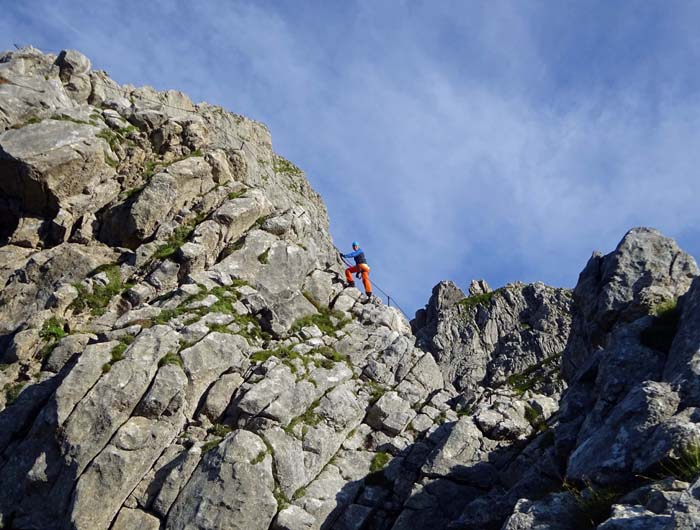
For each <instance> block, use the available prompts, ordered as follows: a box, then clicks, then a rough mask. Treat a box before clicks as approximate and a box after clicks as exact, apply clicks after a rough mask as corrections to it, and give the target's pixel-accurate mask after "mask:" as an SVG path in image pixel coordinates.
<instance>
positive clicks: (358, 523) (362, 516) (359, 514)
mask: <svg viewBox="0 0 700 530" xmlns="http://www.w3.org/2000/svg"><path fill="white" fill-rule="evenodd" d="M372 511H373V510H372V508H370V507H368V506H362V505H361V504H351V505H350V506H348V507H347V508H346V509H345V511H344V512H343V513H342V515H341V516H340V517H339V518H338V519H337V520H336V521H335V524H334V525H333V528H334V529H337V530H360V529H361V528H362V527H363V525H364V524H365V523H366V522H367V520H368V519H369V516H370V515H371V513H372Z"/></svg>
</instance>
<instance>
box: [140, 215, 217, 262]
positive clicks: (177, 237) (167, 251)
mask: <svg viewBox="0 0 700 530" xmlns="http://www.w3.org/2000/svg"><path fill="white" fill-rule="evenodd" d="M205 217H206V215H205V214H198V215H197V216H196V217H195V218H194V219H192V220H191V221H189V222H187V223H184V224H182V225H180V226H178V227H177V228H176V229H175V231H174V232H173V234H172V235H171V236H170V237H169V238H168V240H167V242H166V243H164V244H163V245H161V246H160V247H158V248H157V249H156V251H155V252H154V253H153V256H152V259H167V258H170V257H172V256H173V255H174V254H175V253H176V252H177V251H178V250H179V249H180V247H181V246H182V245H184V244H185V242H186V241H187V239H188V238H189V237H190V235H192V232H194V230H195V228H197V225H198V224H199V223H201V222H202V221H203V220H204V219H205Z"/></svg>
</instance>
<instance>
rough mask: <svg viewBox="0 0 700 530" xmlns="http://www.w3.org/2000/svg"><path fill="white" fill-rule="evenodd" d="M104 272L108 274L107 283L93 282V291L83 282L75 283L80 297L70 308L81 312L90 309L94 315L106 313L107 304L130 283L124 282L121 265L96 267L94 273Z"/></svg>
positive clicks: (74, 285)
mask: <svg viewBox="0 0 700 530" xmlns="http://www.w3.org/2000/svg"><path fill="white" fill-rule="evenodd" d="M101 272H104V273H105V274H106V276H107V285H101V284H98V283H97V282H94V283H93V286H92V292H90V291H89V290H88V288H87V287H85V286H84V285H83V284H82V283H76V284H73V287H75V288H76V289H77V290H78V297H77V298H76V299H75V300H73V302H72V303H71V304H70V306H69V307H70V308H71V309H73V310H74V311H76V312H78V313H81V312H83V311H85V310H88V309H89V310H90V313H91V314H92V315H93V316H101V315H103V314H104V313H105V311H106V308H107V305H108V304H109V302H110V301H111V300H112V298H114V297H115V296H116V295H118V294H120V293H121V292H122V291H124V290H125V289H126V288H128V287H129V285H124V284H123V283H122V279H121V274H120V272H119V265H116V264H110V265H105V266H102V267H99V268H97V269H95V270H94V271H93V272H92V274H93V275H95V274H99V273H101Z"/></svg>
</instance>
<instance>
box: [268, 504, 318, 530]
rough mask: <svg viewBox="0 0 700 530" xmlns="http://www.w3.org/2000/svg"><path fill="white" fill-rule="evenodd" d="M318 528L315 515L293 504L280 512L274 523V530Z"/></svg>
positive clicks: (312, 529) (308, 529) (310, 529)
mask: <svg viewBox="0 0 700 530" xmlns="http://www.w3.org/2000/svg"><path fill="white" fill-rule="evenodd" d="M318 527H319V525H318V524H317V522H316V518H315V517H314V516H313V515H311V514H310V513H308V512H306V511H304V510H303V509H302V508H299V506H295V505H293V504H292V505H290V506H287V507H286V508H284V509H283V510H280V512H279V513H278V514H277V517H276V518H275V520H274V522H273V523H272V530H314V529H317V528H318Z"/></svg>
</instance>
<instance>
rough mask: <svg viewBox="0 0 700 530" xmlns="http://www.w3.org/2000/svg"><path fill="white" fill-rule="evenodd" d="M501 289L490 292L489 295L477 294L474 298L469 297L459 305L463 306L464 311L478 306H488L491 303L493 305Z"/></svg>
mask: <svg viewBox="0 0 700 530" xmlns="http://www.w3.org/2000/svg"><path fill="white" fill-rule="evenodd" d="M500 291H501V289H496V290H495V291H490V292H488V293H483V294H477V295H474V296H468V297H466V298H464V299H463V300H461V301H460V302H459V305H460V306H462V307H463V308H464V309H471V308H472V307H476V306H478V305H482V306H486V305H488V304H489V303H491V300H493V297H494V296H495V295H496V294H497V293H499V292H500Z"/></svg>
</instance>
